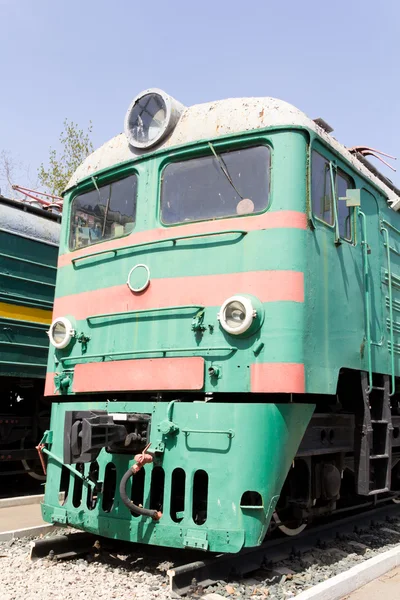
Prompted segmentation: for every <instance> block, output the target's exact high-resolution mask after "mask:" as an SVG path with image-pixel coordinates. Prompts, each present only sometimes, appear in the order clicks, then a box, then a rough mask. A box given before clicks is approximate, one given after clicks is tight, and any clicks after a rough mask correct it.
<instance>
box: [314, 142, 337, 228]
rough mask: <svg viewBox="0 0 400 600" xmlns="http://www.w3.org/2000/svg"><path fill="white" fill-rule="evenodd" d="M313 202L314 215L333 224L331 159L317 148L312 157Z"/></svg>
mask: <svg viewBox="0 0 400 600" xmlns="http://www.w3.org/2000/svg"><path fill="white" fill-rule="evenodd" d="M311 202H312V209H313V213H314V215H315V216H316V217H317V218H318V219H321V221H325V223H328V225H333V221H334V219H333V210H332V186H331V176H330V170H329V161H328V160H327V159H326V158H324V157H323V156H321V154H318V152H315V150H313V153H312V159H311Z"/></svg>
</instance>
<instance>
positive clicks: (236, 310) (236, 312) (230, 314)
mask: <svg viewBox="0 0 400 600" xmlns="http://www.w3.org/2000/svg"><path fill="white" fill-rule="evenodd" d="M224 317H225V321H226V323H227V324H228V325H229V327H233V328H234V329H237V328H238V327H241V326H242V325H243V321H244V320H245V318H246V309H245V307H244V306H243V304H242V303H241V302H239V301H238V300H235V301H234V302H230V303H229V304H227V306H226V308H225V315H224Z"/></svg>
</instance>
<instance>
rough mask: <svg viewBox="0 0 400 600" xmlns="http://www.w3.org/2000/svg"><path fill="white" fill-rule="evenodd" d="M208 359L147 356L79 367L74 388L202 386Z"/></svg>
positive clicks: (146, 389)
mask: <svg viewBox="0 0 400 600" xmlns="http://www.w3.org/2000/svg"><path fill="white" fill-rule="evenodd" d="M203 385H204V359H203V358H201V357H200V356H198V357H196V356H193V357H190V358H145V359H137V360H118V361H110V362H101V363H87V364H78V365H76V367H75V373H74V382H73V385H72V389H73V391H74V392H114V391H118V392H124V391H150V390H201V389H202V387H203Z"/></svg>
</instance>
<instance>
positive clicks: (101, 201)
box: [69, 175, 137, 250]
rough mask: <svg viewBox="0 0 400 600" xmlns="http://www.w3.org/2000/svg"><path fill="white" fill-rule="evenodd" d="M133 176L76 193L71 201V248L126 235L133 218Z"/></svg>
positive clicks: (135, 190) (134, 205) (134, 209)
mask: <svg viewBox="0 0 400 600" xmlns="http://www.w3.org/2000/svg"><path fill="white" fill-rule="evenodd" d="M136 195H137V176H136V175H130V176H129V177H125V178H124V179H120V180H119V181H113V182H112V183H110V184H108V185H104V186H102V187H100V188H99V189H98V190H97V189H94V190H92V191H90V192H86V193H85V194H80V195H79V196H76V198H74V199H73V201H72V207H71V228H70V239H69V247H70V249H71V250H76V249H77V248H82V247H83V246H90V245H91V244H96V243H99V242H102V241H104V240H110V239H113V238H118V237H122V236H124V235H128V233H130V232H131V231H132V230H133V227H134V224H135V217H136Z"/></svg>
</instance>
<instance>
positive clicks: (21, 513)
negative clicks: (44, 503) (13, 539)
mask: <svg viewBox="0 0 400 600" xmlns="http://www.w3.org/2000/svg"><path fill="white" fill-rule="evenodd" d="M37 525H44V521H43V519H42V512H41V510H40V504H26V505H22V506H8V507H6V508H0V533H2V532H4V531H10V530H15V529H26V528H27V527H36V526H37Z"/></svg>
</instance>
